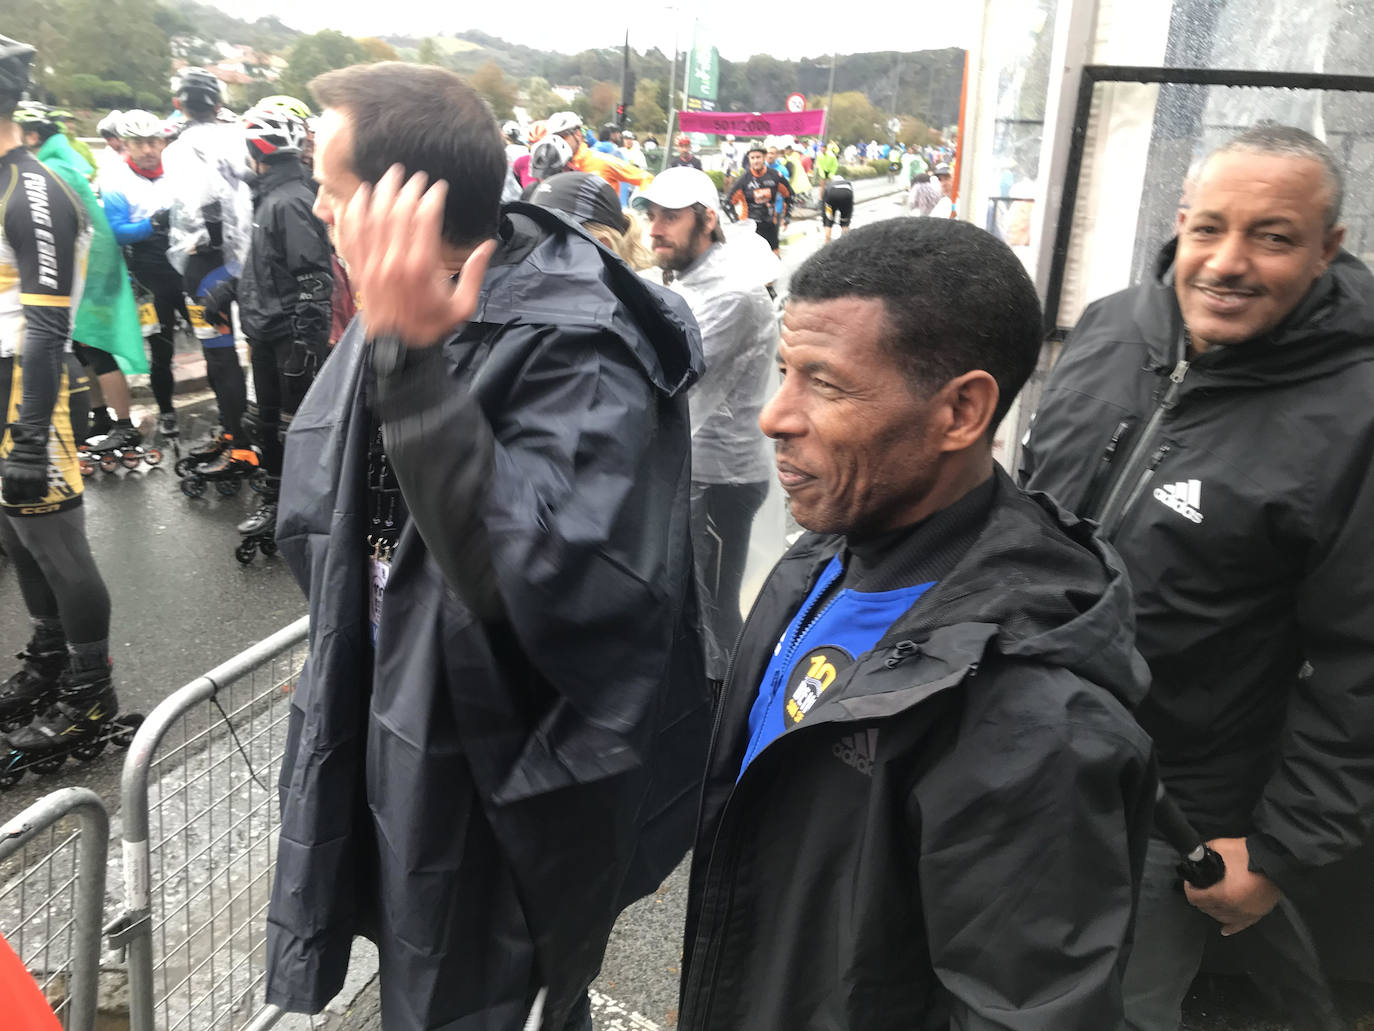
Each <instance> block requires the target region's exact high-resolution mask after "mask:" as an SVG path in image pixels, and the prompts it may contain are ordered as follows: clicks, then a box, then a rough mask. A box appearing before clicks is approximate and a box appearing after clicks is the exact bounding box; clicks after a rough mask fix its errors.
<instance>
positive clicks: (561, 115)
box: [548, 111, 582, 136]
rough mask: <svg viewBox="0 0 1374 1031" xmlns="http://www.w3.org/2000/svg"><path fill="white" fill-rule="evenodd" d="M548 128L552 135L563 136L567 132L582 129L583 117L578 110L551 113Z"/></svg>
mask: <svg viewBox="0 0 1374 1031" xmlns="http://www.w3.org/2000/svg"><path fill="white" fill-rule="evenodd" d="M548 128H549V134H550V135H551V136H562V135H563V134H564V133H565V132H574V131H576V130H578V129H581V128H582V119H581V117H579V116H578V114H577V112H576V111H559V112H557V113H555V114H551V115H549V121H548Z"/></svg>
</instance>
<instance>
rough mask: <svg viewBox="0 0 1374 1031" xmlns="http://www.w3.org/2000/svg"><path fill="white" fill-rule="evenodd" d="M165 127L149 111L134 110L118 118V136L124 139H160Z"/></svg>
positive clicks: (160, 120)
mask: <svg viewBox="0 0 1374 1031" xmlns="http://www.w3.org/2000/svg"><path fill="white" fill-rule="evenodd" d="M165 132H166V126H165V125H164V124H163V122H162V119H161V118H159V117H158V116H157V115H155V114H153V113H152V112H151V111H142V110H139V109H138V108H135V109H134V110H132V111H125V112H124V113H123V114H122V115H120V116H119V135H120V136H122V137H124V139H126V140H127V139H142V140H149V139H154V138H156V139H162V138H163V136H164V135H165Z"/></svg>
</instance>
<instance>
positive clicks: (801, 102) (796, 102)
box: [787, 93, 806, 115]
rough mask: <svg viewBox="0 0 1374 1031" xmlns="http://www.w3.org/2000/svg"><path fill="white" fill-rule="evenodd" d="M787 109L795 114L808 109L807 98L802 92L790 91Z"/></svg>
mask: <svg viewBox="0 0 1374 1031" xmlns="http://www.w3.org/2000/svg"><path fill="white" fill-rule="evenodd" d="M787 110H789V111H791V112H792V113H793V114H794V115H795V114H801V112H803V111H805V110H806V98H805V97H804V96H802V95H801V94H800V93H789V94H788V95H787Z"/></svg>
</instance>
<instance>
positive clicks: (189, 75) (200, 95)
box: [176, 68, 223, 108]
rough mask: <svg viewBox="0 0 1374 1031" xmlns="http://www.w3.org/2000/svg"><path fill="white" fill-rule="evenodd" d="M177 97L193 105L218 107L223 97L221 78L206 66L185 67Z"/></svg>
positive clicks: (178, 85) (179, 82)
mask: <svg viewBox="0 0 1374 1031" xmlns="http://www.w3.org/2000/svg"><path fill="white" fill-rule="evenodd" d="M176 95H177V99H178V100H187V101H190V102H191V106H192V107H200V108H205V107H217V106H219V103H220V101H221V100H222V99H223V91H222V89H221V87H220V83H219V80H218V79H217V78H215V77H214V75H212V74H211V73H210V72H207V71H206V70H205V69H204V68H184V69H182V72H181V77H180V79H179V80H178V81H177V94H176Z"/></svg>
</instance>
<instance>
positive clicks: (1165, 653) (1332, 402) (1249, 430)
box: [1021, 127, 1374, 1029]
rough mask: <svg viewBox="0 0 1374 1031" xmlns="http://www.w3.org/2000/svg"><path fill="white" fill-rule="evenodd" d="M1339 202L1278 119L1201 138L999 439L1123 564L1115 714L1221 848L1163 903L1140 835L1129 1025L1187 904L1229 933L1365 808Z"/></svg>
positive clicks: (1352, 388) (1157, 1017) (1348, 347)
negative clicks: (1151, 255) (1031, 409)
mask: <svg viewBox="0 0 1374 1031" xmlns="http://www.w3.org/2000/svg"><path fill="white" fill-rule="evenodd" d="M1340 194H1341V183H1340V172H1339V170H1338V168H1337V166H1336V165H1335V161H1334V159H1333V158H1332V157H1331V154H1330V151H1329V150H1327V149H1326V147H1325V146H1324V145H1322V144H1321V143H1319V142H1318V141H1317V140H1315V139H1314V138H1312V137H1311V136H1309V135H1308V134H1307V133H1304V132H1301V131H1300V130H1296V129H1289V128H1285V127H1264V128H1260V129H1256V130H1252V131H1251V132H1249V133H1246V134H1244V135H1242V136H1240V137H1238V138H1237V139H1236V140H1235V141H1233V142H1232V143H1230V144H1228V145H1227V146H1225V147H1223V148H1222V150H1220V151H1219V152H1217V153H1215V154H1213V155H1212V156H1211V157H1210V158H1209V159H1208V161H1207V162H1206V163H1205V165H1204V166H1203V168H1202V170H1201V172H1200V174H1199V176H1198V178H1197V181H1196V183H1195V184H1194V189H1193V191H1192V197H1191V206H1190V207H1189V208H1188V209H1186V210H1185V211H1183V212H1181V217H1180V223H1179V232H1178V238H1177V240H1176V241H1173V242H1171V243H1170V244H1169V245H1168V246H1167V247H1166V248H1165V249H1164V252H1163V254H1162V255H1161V258H1160V261H1159V263H1158V266H1157V268H1156V269H1155V273H1154V275H1153V277H1152V278H1151V279H1150V280H1149V281H1148V282H1146V283H1144V284H1143V285H1141V286H1139V287H1136V288H1133V289H1130V290H1126V291H1123V292H1121V293H1118V294H1114V295H1112V296H1110V297H1107V298H1105V299H1103V300H1100V301H1098V302H1096V303H1094V304H1092V305H1090V306H1089V307H1088V309H1087V310H1086V311H1085V312H1084V313H1083V317H1082V319H1081V320H1080V321H1079V323H1078V327H1077V329H1076V330H1075V331H1074V335H1073V337H1072V339H1071V340H1070V341H1069V343H1068V345H1067V346H1066V348H1065V350H1064V354H1063V356H1062V358H1061V359H1060V361H1059V363H1058V365H1057V366H1056V368H1055V371H1054V374H1053V376H1052V377H1051V379H1050V382H1049V384H1048V385H1047V387H1046V391H1045V395H1044V398H1043V399H1042V401H1041V403H1040V407H1039V411H1038V412H1037V413H1036V418H1035V422H1034V424H1033V427H1032V431H1031V434H1030V438H1029V441H1028V443H1027V447H1026V449H1025V453H1024V462H1023V466H1022V470H1021V473H1022V477H1023V480H1024V481H1025V482H1027V483H1028V485H1029V487H1030V488H1031V489H1036V490H1044V491H1046V492H1047V493H1049V494H1051V495H1052V496H1054V497H1055V498H1056V499H1057V500H1058V501H1060V502H1061V503H1062V504H1064V505H1066V506H1068V507H1069V508H1070V509H1071V510H1073V511H1074V512H1076V513H1078V514H1079V515H1080V516H1084V517H1087V518H1091V519H1094V520H1097V521H1099V522H1100V523H1101V524H1102V532H1103V534H1104V535H1105V536H1106V538H1107V539H1108V540H1109V541H1111V543H1112V544H1113V545H1114V546H1115V547H1116V549H1117V550H1118V551H1119V552H1120V554H1121V557H1122V559H1123V560H1124V562H1125V564H1126V568H1127V570H1128V571H1129V573H1130V578H1131V582H1132V586H1133V591H1134V597H1135V603H1136V611H1137V619H1138V622H1139V637H1138V644H1139V648H1140V651H1141V653H1142V654H1143V656H1144V657H1145V659H1146V660H1147V661H1148V662H1149V664H1150V670H1151V673H1152V674H1153V682H1152V686H1151V689H1150V692H1149V694H1148V696H1147V697H1146V698H1145V700H1144V702H1142V704H1141V706H1140V708H1139V710H1138V716H1139V719H1140V722H1141V724H1142V726H1144V727H1145V729H1146V730H1148V731H1149V732H1150V734H1151V736H1152V737H1153V738H1154V740H1155V744H1156V746H1157V748H1158V751H1159V761H1160V773H1161V777H1162V779H1163V781H1164V783H1165V785H1166V786H1167V787H1168V790H1169V792H1170V793H1171V794H1172V795H1173V796H1174V798H1175V800H1176V801H1177V802H1178V803H1179V804H1180V805H1181V806H1182V808H1183V810H1184V812H1185V813H1186V814H1187V816H1188V817H1189V818H1190V819H1191V821H1192V823H1193V824H1194V825H1195V827H1196V828H1197V829H1198V830H1199V831H1200V832H1201V833H1202V834H1203V835H1204V836H1205V837H1207V838H1210V839H1214V840H1213V845H1214V847H1216V848H1217V849H1218V851H1220V852H1221V853H1222V855H1223V857H1224V858H1225V859H1226V863H1227V876H1226V879H1225V880H1224V881H1222V882H1221V883H1220V884H1218V885H1217V886H1216V887H1215V888H1213V889H1210V890H1209V891H1207V892H1198V891H1196V890H1194V889H1191V888H1190V889H1189V892H1188V900H1187V901H1191V902H1192V903H1193V906H1189V905H1188V904H1187V901H1185V899H1184V897H1183V896H1182V895H1179V894H1178V893H1177V892H1176V891H1174V890H1173V881H1174V880H1175V876H1174V874H1173V865H1174V863H1175V862H1176V861H1177V855H1176V854H1175V853H1173V852H1172V850H1170V849H1169V848H1168V846H1166V845H1165V844H1164V843H1163V842H1162V841H1157V842H1153V843H1152V845H1151V858H1150V862H1149V864H1148V866H1147V876H1146V883H1145V887H1144V888H1143V889H1142V898H1141V915H1140V925H1139V927H1138V930H1137V935H1136V948H1135V951H1134V952H1133V954H1132V965H1131V970H1130V972H1129V973H1128V977H1127V991H1128V1015H1130V1017H1131V1022H1132V1026H1133V1027H1141V1028H1151V1029H1154V1028H1176V1027H1177V1026H1178V1021H1179V1007H1180V1005H1181V1003H1182V999H1183V996H1184V994H1185V993H1186V991H1187V988H1188V985H1189V983H1190V982H1191V980H1192V978H1193V976H1194V974H1195V973H1196V971H1197V969H1198V964H1199V963H1200V960H1201V954H1202V950H1203V946H1204V943H1205V940H1206V937H1207V935H1208V933H1209V929H1210V928H1214V927H1215V923H1214V922H1213V919H1209V917H1212V918H1214V919H1215V921H1217V922H1220V923H1221V924H1222V930H1223V933H1228V934H1229V933H1235V932H1237V931H1240V930H1243V929H1244V928H1245V927H1248V926H1249V925H1250V924H1252V923H1255V922H1256V921H1258V920H1259V919H1260V918H1261V917H1263V916H1265V914H1267V913H1268V912H1269V911H1270V910H1271V909H1272V908H1273V907H1274V906H1275V904H1276V903H1277V901H1278V899H1279V894H1280V892H1283V893H1285V894H1294V893H1297V894H1299V895H1300V894H1301V893H1302V888H1303V886H1304V881H1307V880H1310V878H1311V873H1312V871H1314V870H1317V869H1318V868H1321V867H1324V866H1327V865H1328V864H1331V863H1332V862H1334V861H1335V860H1338V859H1340V858H1341V857H1343V856H1346V855H1348V854H1350V853H1351V852H1352V851H1354V850H1355V849H1356V848H1357V847H1358V846H1359V845H1360V843H1361V842H1362V841H1363V840H1364V838H1365V836H1366V833H1367V829H1368V819H1369V814H1370V811H1371V807H1374V704H1371V698H1370V686H1371V683H1374V543H1372V542H1374V537H1371V530H1370V528H1371V527H1374V405H1372V404H1371V399H1374V277H1371V276H1370V273H1369V271H1368V270H1367V269H1366V268H1365V267H1364V266H1363V265H1362V264H1360V262H1358V261H1357V260H1355V259H1354V258H1353V257H1351V256H1350V255H1349V254H1347V253H1345V252H1344V251H1342V250H1341V248H1340V244H1341V240H1342V238H1343V230H1342V229H1341V228H1340V227H1339V225H1338V224H1337V220H1338V216H1339V212H1340ZM1194 907H1197V908H1194ZM1204 914H1205V915H1204ZM1270 927H1271V928H1272V925H1270Z"/></svg>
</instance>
